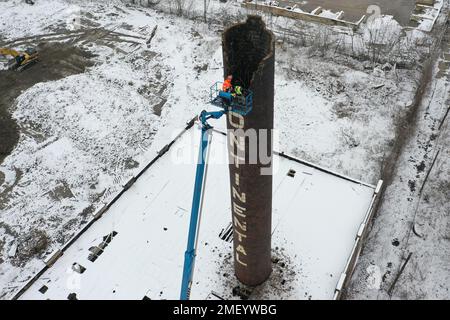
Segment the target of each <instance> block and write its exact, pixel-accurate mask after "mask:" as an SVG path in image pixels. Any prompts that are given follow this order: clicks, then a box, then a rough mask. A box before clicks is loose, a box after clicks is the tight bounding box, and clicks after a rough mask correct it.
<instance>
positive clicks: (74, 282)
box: [19, 125, 375, 299]
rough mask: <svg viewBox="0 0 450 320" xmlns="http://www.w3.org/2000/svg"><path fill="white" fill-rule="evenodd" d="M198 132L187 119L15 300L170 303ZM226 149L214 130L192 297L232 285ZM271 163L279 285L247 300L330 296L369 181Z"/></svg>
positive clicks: (369, 200)
mask: <svg viewBox="0 0 450 320" xmlns="http://www.w3.org/2000/svg"><path fill="white" fill-rule="evenodd" d="M199 132H200V131H199V129H198V126H197V125H194V126H192V127H191V128H189V129H187V130H186V131H184V133H183V134H182V135H180V136H179V137H178V138H177V139H176V140H175V141H174V143H173V144H171V145H170V148H169V149H168V151H167V153H165V154H164V155H163V156H161V157H159V158H158V159H157V160H156V161H155V162H154V163H153V164H152V165H151V166H148V167H147V169H146V170H145V171H144V172H142V174H141V175H140V176H139V177H138V178H137V179H136V181H135V182H134V184H132V185H131V187H129V188H128V189H126V191H125V192H123V193H122V194H121V196H120V197H118V198H117V199H116V200H115V202H114V203H113V204H111V205H110V207H109V208H108V210H106V211H105V212H104V213H103V215H102V216H101V217H100V218H99V219H98V220H96V221H95V222H93V223H92V224H91V225H90V226H89V227H88V228H85V229H84V230H83V231H82V232H80V234H79V235H78V236H77V239H76V240H75V241H73V243H72V244H71V245H69V246H66V247H65V248H64V250H63V251H64V253H63V254H62V256H60V257H59V258H58V259H57V260H56V262H55V263H54V264H53V265H52V266H51V267H49V268H44V269H43V271H42V272H41V273H40V275H39V276H37V277H35V279H34V280H33V281H32V282H30V283H29V284H28V285H27V286H26V288H27V289H26V290H23V291H22V292H21V295H20V296H19V298H20V299H68V298H69V297H72V298H73V297H75V295H76V298H77V299H143V298H144V297H147V298H150V299H178V298H179V293H180V285H181V277H182V266H183V259H184V251H185V247H186V241H187V231H188V224H189V216H190V208H191V201H192V199H191V198H192V193H193V185H194V176H195V159H196V158H197V151H198V141H199ZM226 154H227V151H226V137H225V135H223V134H222V133H220V132H218V131H215V132H214V133H213V134H212V144H211V152H210V164H209V166H208V173H207V182H206V187H205V189H206V192H205V195H204V206H203V214H202V218H201V226H200V233H199V245H198V252H197V259H196V264H195V271H194V283H193V288H192V293H191V298H192V299H207V298H208V299H210V298H211V297H217V296H219V297H222V298H226V299H229V298H233V287H234V286H235V285H236V284H237V282H236V280H235V279H233V278H234V276H233V275H232V258H231V252H232V250H231V248H232V242H231V240H230V239H231V237H229V233H228V230H229V228H230V226H231V211H230V196H229V173H228V165H227V163H226V159H227V158H226ZM224 160H225V161H224ZM274 162H275V164H274V187H273V190H274V198H273V227H272V228H273V237H272V247H273V251H274V252H273V255H274V261H273V262H274V272H273V275H272V276H271V278H272V279H275V280H276V281H278V280H277V279H279V280H280V281H279V283H278V282H276V281H275V280H270V281H269V282H268V283H269V284H268V285H267V286H263V287H261V289H260V290H257V291H255V292H254V294H252V295H251V298H272V299H308V298H312V299H332V298H333V296H334V294H335V288H336V286H337V285H338V282H339V280H340V279H341V278H342V277H341V274H342V273H343V272H344V270H345V269H346V268H347V264H348V261H349V259H350V258H351V255H354V254H355V252H354V245H355V238H356V237H357V234H358V232H360V226H361V224H362V223H363V222H364V221H365V220H366V219H367V216H368V212H369V211H370V209H371V207H372V205H373V199H374V193H375V187H374V186H371V185H368V184H364V183H361V182H358V181H354V180H352V179H349V178H346V177H342V176H339V175H337V174H335V173H332V172H328V171H326V170H325V169H322V168H319V167H316V166H314V165H312V164H309V163H306V162H303V161H300V160H296V159H293V158H290V157H287V156H285V155H284V154H281V155H280V154H277V155H276V156H275V157H274ZM288 172H291V175H288ZM280 261H282V263H281V262H280ZM283 271H284V272H283ZM283 286H285V287H283ZM284 288H286V289H284ZM211 293H214V296H212V295H211ZM74 294H75V295H74Z"/></svg>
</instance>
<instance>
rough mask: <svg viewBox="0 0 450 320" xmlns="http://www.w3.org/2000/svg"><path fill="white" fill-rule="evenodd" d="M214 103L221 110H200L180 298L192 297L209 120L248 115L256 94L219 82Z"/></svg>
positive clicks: (212, 95)
mask: <svg viewBox="0 0 450 320" xmlns="http://www.w3.org/2000/svg"><path fill="white" fill-rule="evenodd" d="M210 103H211V104H213V105H215V106H218V107H220V108H221V110H218V111H210V112H207V111H205V110H203V111H202V112H201V113H200V116H199V120H200V122H201V138H200V149H199V154H198V162H197V170H196V173H195V185H194V195H193V197H192V209H191V218H190V224H189V234H188V241H187V248H186V251H185V253H184V266H183V278H182V282H181V294H180V300H189V296H190V293H191V286H192V278H193V271H194V263H195V256H196V250H197V237H198V229H199V218H200V214H201V209H202V198H203V193H204V189H203V188H204V184H205V169H206V161H207V159H206V158H205V154H206V152H207V150H208V145H209V130H210V129H212V126H211V125H210V124H209V123H208V120H209V119H220V117H222V116H223V115H224V114H226V113H227V112H230V111H232V112H236V113H239V114H242V115H247V114H248V113H249V112H250V111H251V110H252V107H253V93H252V92H251V91H249V90H243V91H242V94H241V95H237V94H234V93H232V92H225V91H222V83H220V82H216V83H215V84H214V85H213V86H211V88H210Z"/></svg>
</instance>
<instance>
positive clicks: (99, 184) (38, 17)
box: [0, 0, 419, 299]
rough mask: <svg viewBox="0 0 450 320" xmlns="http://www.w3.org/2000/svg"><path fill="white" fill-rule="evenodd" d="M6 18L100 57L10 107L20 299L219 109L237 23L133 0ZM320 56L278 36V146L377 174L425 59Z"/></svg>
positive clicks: (11, 31) (21, 33) (9, 24)
mask: <svg viewBox="0 0 450 320" xmlns="http://www.w3.org/2000/svg"><path fill="white" fill-rule="evenodd" d="M68 3H69V4H68ZM214 3H215V5H216V6H219V4H218V3H216V2H214ZM225 8H228V7H225ZM234 11H235V9H230V12H234ZM0 21H1V22H0V44H3V43H4V44H8V45H9V46H14V47H15V48H24V47H26V46H28V45H38V46H39V45H45V46H52V44H55V43H63V44H64V45H66V46H67V48H71V47H73V48H78V49H80V50H82V51H84V52H88V53H91V54H92V55H93V56H92V57H91V58H89V61H90V62H91V63H92V66H88V67H87V68H86V70H84V71H83V72H80V73H77V74H73V75H70V76H67V77H62V78H60V79H57V80H48V81H43V82H39V83H36V84H35V85H33V86H31V87H30V88H27V89H26V90H24V91H23V92H21V93H20V95H18V96H17V97H15V99H14V102H13V103H12V104H11V105H10V106H9V111H10V113H11V114H12V117H13V118H14V119H15V121H16V122H17V124H18V126H19V128H20V140H19V142H18V144H17V145H16V147H15V148H14V150H13V152H12V153H11V154H10V155H9V156H7V157H6V158H5V160H4V161H3V163H1V164H0V210H1V211H0V298H3V299H7V298H10V297H11V296H12V295H13V294H14V293H15V292H16V291H17V290H18V288H20V287H21V286H22V285H23V284H24V283H25V282H26V281H27V280H28V279H30V277H32V276H33V275H34V274H35V273H36V272H37V271H38V270H39V268H40V265H41V264H40V261H41V260H42V259H43V258H44V257H45V256H47V255H48V254H49V253H50V252H52V251H53V250H54V249H55V248H58V247H60V246H61V245H62V244H63V243H65V242H67V241H68V239H70V237H71V236H73V235H74V234H75V233H76V232H77V231H78V230H80V229H81V227H82V226H83V225H85V224H86V223H87V221H88V220H89V218H90V214H91V213H92V212H94V211H95V208H98V207H100V206H101V205H102V203H104V202H107V201H108V200H109V199H111V197H112V196H113V195H114V193H115V192H117V191H118V189H119V187H120V186H121V183H123V182H124V181H127V180H128V178H129V177H130V176H131V175H133V173H135V172H137V171H139V169H140V167H142V166H143V165H145V164H146V163H147V162H148V161H149V160H150V159H151V158H152V156H153V155H154V152H155V150H159V149H160V148H161V147H162V146H164V145H165V144H166V143H167V142H168V141H170V140H172V138H173V137H174V135H175V134H176V133H178V132H179V131H180V129H181V128H183V127H184V125H185V123H186V121H188V120H190V119H191V118H192V117H193V116H194V115H196V114H198V113H199V112H200V111H201V110H203V109H206V108H208V104H207V99H208V95H209V86H210V85H211V84H212V83H214V82H215V81H217V80H221V78H222V76H223V75H222V54H221V38H220V35H221V32H222V30H223V25H221V24H219V23H218V22H217V21H215V22H214V21H213V22H212V23H209V24H206V23H202V22H199V21H192V20H189V19H186V18H183V17H177V16H175V15H170V14H168V13H165V12H162V11H155V10H153V9H151V8H143V7H138V6H126V5H124V4H123V3H122V2H120V1H109V2H108V3H99V2H86V1H70V2H67V1H58V0H55V1H52V0H48V1H44V0H41V1H37V2H36V4H35V5H34V6H28V5H26V4H25V3H24V2H22V1H18V0H17V1H16V0H14V1H7V2H0ZM19 26H25V27H19ZM156 26H157V28H156V29H155V27H156ZM152 32H154V37H153V38H151V35H152ZM150 38H151V42H150ZM43 43H45V44H43ZM310 53H311V51H310V50H309V49H308V48H304V47H297V46H294V45H290V44H288V43H283V44H279V46H278V47H277V53H276V57H277V61H276V96H275V105H276V110H275V128H276V129H277V130H278V137H279V141H277V142H276V143H277V146H278V148H277V149H278V150H281V151H285V152H287V153H289V154H293V155H294V156H296V157H299V158H302V159H305V160H308V161H311V162H314V163H316V164H318V165H321V166H324V167H327V168H330V169H332V170H334V171H337V172H340V173H342V174H345V175H348V176H351V177H353V178H355V179H358V180H363V181H366V182H368V183H372V184H376V182H377V181H378V179H379V178H380V176H381V170H382V167H383V165H384V164H385V161H386V159H387V158H388V157H389V155H390V152H391V149H392V147H393V145H394V142H395V139H396V130H397V126H398V124H399V122H400V120H401V119H402V117H403V116H404V115H405V113H406V112H407V111H408V109H409V107H410V105H411V101H412V99H413V96H414V93H415V89H416V87H417V83H416V79H417V78H418V75H419V70H418V69H417V70H416V69H413V70H410V69H400V68H394V67H393V66H385V68H383V65H380V66H376V67H375V68H374V66H371V67H369V68H368V67H367V64H364V63H362V62H360V61H356V60H353V59H351V58H346V57H341V56H339V55H338V54H335V55H334V56H333V55H332V57H328V58H325V59H324V58H322V57H320V56H314V55H311V54H310ZM42 58H43V59H44V58H45V59H50V57H42ZM58 59H60V60H61V61H60V63H61V64H62V65H64V57H60V58H58ZM31 70H32V69H30V70H27V71H25V72H24V73H23V76H26V74H27V72H28V71H31ZM1 72H6V71H0V84H1V81H2V78H3V76H2V74H1Z"/></svg>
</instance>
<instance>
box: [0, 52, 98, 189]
mask: <svg viewBox="0 0 450 320" xmlns="http://www.w3.org/2000/svg"><path fill="white" fill-rule="evenodd" d="M37 49H38V51H39V62H38V63H37V64H35V65H32V66H30V67H29V68H27V69H25V70H23V71H22V72H18V71H9V70H2V71H0V92H2V94H1V95H0V136H1V137H2V139H1V140H0V164H1V163H2V161H3V159H4V158H5V157H6V156H8V155H9V154H10V153H11V151H12V150H13V149H14V146H15V145H16V143H17V142H18V140H19V137H20V128H19V127H18V126H17V124H16V122H15V121H14V119H12V118H11V115H10V112H11V107H12V104H13V102H14V100H15V99H16V98H17V97H18V96H19V95H20V93H21V92H22V91H24V90H26V89H28V88H30V87H32V86H33V85H35V84H37V83H40V82H45V81H54V80H58V79H62V78H64V77H67V76H69V75H73V74H78V73H82V72H84V70H85V68H86V67H89V66H91V65H92V63H91V62H90V58H92V57H93V55H92V54H91V53H89V52H86V51H83V50H81V49H79V48H76V47H74V46H72V45H70V44H66V43H40V44H39V45H38V46H37ZM1 182H2V178H1V176H0V185H1Z"/></svg>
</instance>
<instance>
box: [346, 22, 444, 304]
mask: <svg viewBox="0 0 450 320" xmlns="http://www.w3.org/2000/svg"><path fill="white" fill-rule="evenodd" d="M447 30H448V29H447ZM447 32H448V31H447ZM442 48H443V49H442V51H439V57H440V58H439V59H438V61H436V63H435V64H433V68H432V72H431V75H432V77H431V80H430V81H429V83H428V85H427V87H426V92H425V94H424V97H423V100H422V102H421V104H420V106H419V109H418V114H417V117H416V120H415V121H413V123H411V130H410V135H409V137H408V139H407V143H406V144H405V146H404V148H403V149H402V153H401V155H400V157H399V159H398V162H397V165H396V169H395V172H394V175H393V176H392V178H391V179H392V181H391V182H390V185H389V186H388V187H387V189H386V191H385V193H384V197H383V200H382V204H381V206H380V209H379V210H378V215H377V217H376V219H375V221H374V224H373V228H372V230H371V232H370V233H369V237H368V239H367V245H366V248H365V249H364V251H363V253H362V255H361V258H360V262H359V264H358V266H357V268H356V272H355V275H354V277H353V281H352V282H351V285H350V287H349V290H348V296H349V298H353V299H448V298H449V297H450V292H449V291H450V286H449V285H450V238H449V235H450V199H449V197H450V184H449V181H450V161H449V159H450V150H449V142H450V130H449V123H450V121H449V117H448V112H449V111H448V110H449V106H450V68H449V64H448V60H449V59H448V57H449V53H450V37H449V36H448V33H447V36H446V38H444V40H443V46H442ZM445 61H447V64H446V63H445ZM446 115H447V116H446ZM387 226H389V227H387ZM408 257H409V258H408Z"/></svg>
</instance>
